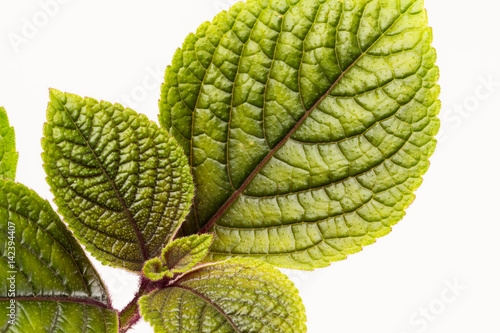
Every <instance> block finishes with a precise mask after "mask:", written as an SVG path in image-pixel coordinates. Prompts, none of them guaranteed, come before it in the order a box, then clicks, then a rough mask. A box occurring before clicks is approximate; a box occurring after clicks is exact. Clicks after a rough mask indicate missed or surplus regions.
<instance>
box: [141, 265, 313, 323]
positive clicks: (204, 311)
mask: <svg viewBox="0 0 500 333" xmlns="http://www.w3.org/2000/svg"><path fill="white" fill-rule="evenodd" d="M139 304H140V308H141V314H142V315H143V316H144V319H145V320H146V321H148V322H150V323H151V324H152V325H153V327H154V330H155V332H156V333H191V332H227V333H229V332H238V333H239V332H241V333H257V332H277V333H285V332H287V333H288V332H290V333H303V332H306V325H305V322H306V316H305V310H304V306H303V305H302V300H301V298H300V296H299V295H298V291H297V289H296V288H295V286H294V285H293V283H292V282H291V281H290V280H289V279H288V278H287V276H286V275H284V274H282V273H281V272H280V271H278V270H277V269H275V268H273V267H272V266H271V265H269V264H266V263H264V262H261V261H258V260H254V259H243V258H236V259H230V260H227V261H224V262H220V263H216V264H210V265H206V266H202V267H200V268H197V269H195V270H193V271H191V272H189V273H187V274H186V275H184V276H182V277H181V278H180V279H179V280H177V281H175V282H174V283H173V284H172V285H169V286H167V287H165V288H162V289H158V290H156V291H153V292H152V293H150V294H149V295H147V296H144V297H142V298H141V299H140V300H139Z"/></svg>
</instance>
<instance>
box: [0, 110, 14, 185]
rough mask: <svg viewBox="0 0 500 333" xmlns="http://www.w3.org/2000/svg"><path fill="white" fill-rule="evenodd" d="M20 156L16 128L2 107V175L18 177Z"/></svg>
mask: <svg viewBox="0 0 500 333" xmlns="http://www.w3.org/2000/svg"><path fill="white" fill-rule="evenodd" d="M18 157H19V154H18V153H17V152H16V136H15V133H14V128H13V127H10V125H9V118H7V112H6V111H5V109H4V108H2V107H0V177H3V178H9V179H15V178H16V169H17V159H18Z"/></svg>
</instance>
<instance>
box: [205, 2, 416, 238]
mask: <svg viewBox="0 0 500 333" xmlns="http://www.w3.org/2000/svg"><path fill="white" fill-rule="evenodd" d="M412 7H413V6H409V7H408V9H407V10H406V11H405V12H402V13H400V16H399V17H398V18H396V19H395V20H394V22H393V23H392V24H391V25H390V26H389V27H388V28H387V29H386V30H384V31H383V32H382V33H381V34H380V36H379V37H378V38H377V39H376V40H375V41H374V42H373V43H372V44H371V45H370V46H369V47H368V48H367V49H366V50H365V51H363V52H362V53H361V54H360V55H359V56H358V58H357V59H356V60H355V61H353V63H352V64H351V65H349V67H347V68H346V69H345V70H344V71H343V72H342V74H340V76H339V77H338V78H337V80H335V82H334V83H333V84H332V85H331V87H330V88H329V89H328V90H327V91H326V92H325V93H324V94H323V95H322V96H321V97H320V98H319V99H318V101H317V102H316V103H315V104H314V105H313V106H312V107H311V108H310V109H309V110H307V112H306V113H305V114H304V115H303V116H302V117H301V118H300V120H299V121H298V122H297V123H296V124H295V126H294V127H293V128H292V129H291V130H290V131H289V132H288V134H287V135H286V136H285V137H284V138H283V139H281V140H280V142H279V143H278V144H277V145H276V146H275V147H274V148H273V149H272V150H271V151H270V152H269V153H268V154H267V155H266V157H265V158H264V159H263V160H262V161H261V162H260V163H259V164H258V165H257V167H256V168H255V169H254V171H253V172H252V173H251V174H250V175H249V176H248V177H247V178H246V179H245V181H244V182H243V184H242V185H241V186H240V187H239V188H238V190H237V191H235V192H234V193H233V194H232V195H231V196H230V197H229V198H228V199H227V200H226V202H225V203H224V204H223V205H222V206H221V207H220V208H219V209H218V210H217V212H216V213H215V214H214V215H213V216H212V217H211V218H210V219H209V220H208V222H207V223H206V224H205V225H204V226H203V228H201V229H200V230H199V232H198V234H204V233H207V232H209V231H210V229H211V228H212V227H213V226H214V225H215V224H216V222H217V221H218V220H219V218H221V217H222V215H224V213H225V212H226V211H227V210H228V209H229V207H230V206H231V205H232V204H233V203H234V201H236V199H237V198H238V197H239V196H240V195H241V194H242V193H243V192H244V191H245V189H246V188H247V186H248V185H249V184H250V182H251V181H252V180H253V179H254V178H255V176H257V174H258V173H259V172H260V170H261V169H262V168H263V167H264V166H265V165H266V164H267V162H269V160H270V159H271V158H272V157H273V155H274V154H275V153H276V152H277V151H278V150H279V149H280V148H281V147H283V145H284V144H285V143H286V142H287V141H288V139H290V137H291V136H292V135H293V134H294V133H295V131H297V129H298V128H299V127H300V125H302V123H303V122H304V121H305V120H306V119H307V118H308V117H309V115H310V114H311V113H312V111H314V110H315V109H316V108H317V107H318V106H319V105H320V104H321V102H323V100H325V98H326V97H328V95H329V94H330V92H331V91H332V90H333V88H335V87H336V86H337V84H338V83H339V82H340V80H341V79H342V78H343V77H344V76H345V74H346V73H348V72H349V71H350V69H351V68H352V67H354V66H355V65H356V64H357V63H358V62H359V61H360V60H361V59H362V58H363V57H364V56H365V55H366V54H367V53H368V52H369V51H370V49H371V48H372V47H373V46H374V45H375V44H377V43H378V42H379V41H380V39H382V38H383V37H384V36H385V34H386V33H387V32H388V31H389V30H391V29H392V28H393V27H394V26H395V25H396V23H397V22H398V21H399V20H400V19H401V18H402V17H403V16H404V15H406V14H407V12H408V11H409V10H410V9H411V8H412ZM360 47H361V45H360ZM195 211H196V208H195Z"/></svg>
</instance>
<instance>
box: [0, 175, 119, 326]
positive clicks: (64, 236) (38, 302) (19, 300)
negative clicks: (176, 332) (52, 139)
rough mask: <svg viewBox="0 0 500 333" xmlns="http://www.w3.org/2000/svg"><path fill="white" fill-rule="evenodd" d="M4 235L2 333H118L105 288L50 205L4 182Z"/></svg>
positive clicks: (0, 225) (0, 240)
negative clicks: (10, 307)
mask: <svg viewBox="0 0 500 333" xmlns="http://www.w3.org/2000/svg"><path fill="white" fill-rule="evenodd" d="M0 229H1V230H0V307H1V310H0V314H1V316H0V331H1V332H13V333H31V332H33V333H35V332H36V333H38V332H82V333H83V332H86V333H108V332H109V333H116V332H117V331H118V316H117V313H116V311H114V310H113V309H112V307H111V304H110V300H109V296H108V293H107V290H106V288H105V286H104V284H103V283H102V281H101V280H100V278H99V275H98V274H97V272H96V271H95V269H94V267H92V264H91V263H90V261H89V260H88V258H87V257H86V256H85V253H84V252H83V250H82V248H81V247H80V246H79V244H78V243H77V242H76V240H75V239H74V238H73V236H72V235H71V233H70V232H69V231H68V230H67V229H66V226H65V225H64V223H63V222H62V221H61V220H60V219H59V217H58V216H57V214H56V213H55V212H54V211H53V210H52V208H51V207H50V204H49V203H48V202H47V201H45V200H43V199H41V198H40V197H39V196H38V195H37V194H36V193H34V192H33V191H31V190H29V189H27V188H26V187H25V186H23V185H21V184H17V183H14V182H12V181H9V180H0ZM12 248H14V249H15V250H13V249H12ZM12 277H14V278H13V279H11V280H9V278H12ZM12 285H15V287H14V288H13V287H12ZM12 293H13V294H12ZM11 300H15V309H14V310H13V311H14V316H13V318H11V317H9V316H8V315H10V313H11V312H10V311H11V310H10V309H9V308H8V307H9V306H11ZM11 320H12V322H9V321H11Z"/></svg>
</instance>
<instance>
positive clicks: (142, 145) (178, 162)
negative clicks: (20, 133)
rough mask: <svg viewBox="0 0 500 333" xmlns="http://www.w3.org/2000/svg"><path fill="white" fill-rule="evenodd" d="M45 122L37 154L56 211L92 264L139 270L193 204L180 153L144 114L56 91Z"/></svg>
mask: <svg viewBox="0 0 500 333" xmlns="http://www.w3.org/2000/svg"><path fill="white" fill-rule="evenodd" d="M47 121H48V122H47V123H46V125H45V127H44V135H45V137H44V139H43V140H42V145H43V149H44V153H43V155H42V157H43V160H44V162H45V171H46V172H47V175H48V178H47V181H48V183H49V185H50V186H51V189H52V192H53V193H54V196H55V202H56V204H57V205H58V207H59V210H60V212H61V214H62V215H63V216H64V218H65V219H66V221H67V222H68V224H69V225H70V228H71V229H73V231H74V233H75V235H76V236H77V238H78V239H79V240H80V241H81V242H82V243H83V244H85V246H86V247H87V249H89V251H90V252H92V253H93V254H94V255H95V256H96V257H97V258H98V259H100V260H101V261H103V262H104V263H107V264H111V265H113V266H121V267H124V268H127V269H130V270H134V271H140V270H141V269H142V266H143V264H144V262H146V261H147V260H148V259H150V258H154V257H156V256H158V255H159V254H160V252H161V250H162V249H163V248H164V247H165V245H166V244H167V243H168V241H169V240H170V239H171V238H172V237H173V235H174V234H175V233H176V231H177V230H178V228H179V226H180V223H181V222H182V221H183V220H184V216H185V215H186V213H187V210H188V209H189V206H190V204H191V198H192V196H193V183H192V179H191V175H190V173H189V166H188V164H187V160H186V157H185V156H184V154H183V152H182V149H181V148H180V147H179V146H178V144H177V143H176V141H175V139H174V138H172V137H170V136H169V135H168V133H167V132H166V131H165V130H163V129H160V128H158V126H157V125H156V124H154V123H153V122H151V121H149V120H148V119H147V118H146V117H145V116H144V115H138V114H137V113H136V112H135V111H133V110H130V109H124V108H123V107H122V106H121V105H119V104H114V105H113V104H110V103H107V102H98V101H96V100H94V99H91V98H85V99H84V98H81V97H79V96H76V95H72V94H64V93H61V92H59V91H57V90H51V93H50V103H49V106H48V109H47Z"/></svg>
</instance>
